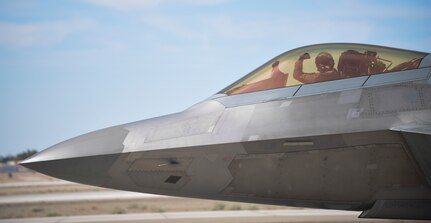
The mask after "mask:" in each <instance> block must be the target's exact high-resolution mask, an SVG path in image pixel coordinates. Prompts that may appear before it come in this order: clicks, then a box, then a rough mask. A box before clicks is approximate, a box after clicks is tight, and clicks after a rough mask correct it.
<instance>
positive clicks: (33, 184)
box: [0, 180, 76, 188]
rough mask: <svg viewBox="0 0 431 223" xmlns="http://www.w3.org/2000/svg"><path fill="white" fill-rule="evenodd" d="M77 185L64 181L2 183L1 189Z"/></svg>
mask: <svg viewBox="0 0 431 223" xmlns="http://www.w3.org/2000/svg"><path fill="white" fill-rule="evenodd" d="M72 184H76V183H73V182H69V181H64V180H53V181H30V182H12V183H1V184H0V188H14V187H37V186H60V185H72Z"/></svg>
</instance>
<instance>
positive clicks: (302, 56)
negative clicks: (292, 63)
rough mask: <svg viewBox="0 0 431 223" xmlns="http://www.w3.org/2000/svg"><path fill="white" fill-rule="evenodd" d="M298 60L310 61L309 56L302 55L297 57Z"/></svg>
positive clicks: (306, 54)
mask: <svg viewBox="0 0 431 223" xmlns="http://www.w3.org/2000/svg"><path fill="white" fill-rule="evenodd" d="M299 59H300V60H306V59H310V54H308V53H304V54H302V55H301V56H300V57H299Z"/></svg>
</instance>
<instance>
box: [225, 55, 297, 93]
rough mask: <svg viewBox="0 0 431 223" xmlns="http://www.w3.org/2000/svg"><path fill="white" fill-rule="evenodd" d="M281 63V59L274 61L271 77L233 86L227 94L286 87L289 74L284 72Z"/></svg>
mask: <svg viewBox="0 0 431 223" xmlns="http://www.w3.org/2000/svg"><path fill="white" fill-rule="evenodd" d="M279 65H280V61H275V62H274V63H272V71H271V74H270V76H269V78H267V79H264V80H261V81H258V82H255V83H250V84H247V85H242V86H239V87H236V88H233V89H231V90H229V91H227V92H226V94H228V95H232V94H241V93H247V92H253V91H262V90H267V89H273V88H282V87H285V86H286V82H287V78H288V76H289V74H288V73H283V72H282V71H281V70H280V67H279Z"/></svg>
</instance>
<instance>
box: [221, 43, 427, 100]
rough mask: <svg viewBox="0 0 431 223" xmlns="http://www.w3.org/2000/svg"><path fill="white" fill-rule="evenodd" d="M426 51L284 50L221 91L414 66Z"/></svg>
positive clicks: (367, 48) (377, 48)
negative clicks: (284, 51)
mask: <svg viewBox="0 0 431 223" xmlns="http://www.w3.org/2000/svg"><path fill="white" fill-rule="evenodd" d="M426 55H427V54H426V53H421V52H414V51H407V50H401V49H393V48H387V47H380V46H370V45H361V44H322V45H314V46H307V47H302V48H298V49H295V50H292V51H289V52H287V53H284V54H282V55H280V56H278V57H276V58H274V59H272V60H271V61H269V62H268V63H266V64H264V65H263V66H261V67H259V68H258V69H256V70H255V71H253V72H251V73H250V74H249V75H247V76H245V77H244V78H242V79H240V80H239V81H237V82H236V83H234V84H233V85H231V86H229V87H228V88H226V89H224V90H223V91H222V92H221V93H225V94H229V95H232V94H241V93H248V92H254V91H261V90H268V89H274V88H282V87H288V86H294V85H300V84H308V83H316V82H322V81H330V80H337V79H344V78H351V77H358V76H367V75H374V74H381V73H387V72H395V71H401V70H409V69H415V68H417V67H418V66H419V64H420V61H421V59H422V58H423V57H425V56H426Z"/></svg>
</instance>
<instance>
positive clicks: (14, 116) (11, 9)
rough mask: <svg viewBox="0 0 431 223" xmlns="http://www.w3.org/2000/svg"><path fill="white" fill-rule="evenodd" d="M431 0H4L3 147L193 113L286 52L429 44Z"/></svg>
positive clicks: (0, 39) (0, 40)
mask: <svg viewBox="0 0 431 223" xmlns="http://www.w3.org/2000/svg"><path fill="white" fill-rule="evenodd" d="M430 19H431V2H430V1H330V2H329V1H254V0H252V1H245V0H243V1H239V0H237V1H235V0H200V1H198V0H177V1H172V0H171V1H168V0H147V1H144V0H142V1H137V0H122V1H113V0H76V1H68V0H64V1H56V0H45V1H32V0H10V1H6V0H0V114H1V115H0V155H7V154H15V153H18V152H20V151H23V150H25V149H29V148H31V149H38V150H41V149H44V148H47V147H49V146H51V145H53V144H56V143H58V142H60V141H63V140H66V139H68V138H71V137H74V136H77V135H80V134H83V133H86V132H89V131H93V130H97V129H100V128H104V127H109V126H112V125H117V124H122V123H127V122H132V121H137V120H142V119H146V118H151V117H155V116H160V115H165V114H169V113H174V112H178V111H181V110H184V109H186V108H188V107H190V106H191V105H193V104H195V103H197V102H199V101H201V100H203V99H205V98H207V97H209V96H211V95H212V94H214V93H216V92H218V91H219V90H221V89H223V88H224V87H226V86H227V85H229V84H231V83H232V82H234V81H235V80H237V79H239V78H240V77H242V76H244V75H245V74H247V73H248V72H250V71H251V70H253V69H254V68H256V67H258V66H260V65H261V64H263V63H265V62H266V61H268V60H269V59H271V58H273V57H275V56H277V55H278V54H280V53H283V52H284V51H287V50H290V49H293V48H297V47H301V46H304V45H309V44H315V43H326V42H356V43H368V44H375V45H384V46H392V47H396V48H404V49H411V50H418V51H425V52H431V25H430V22H429V21H431V20H430Z"/></svg>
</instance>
